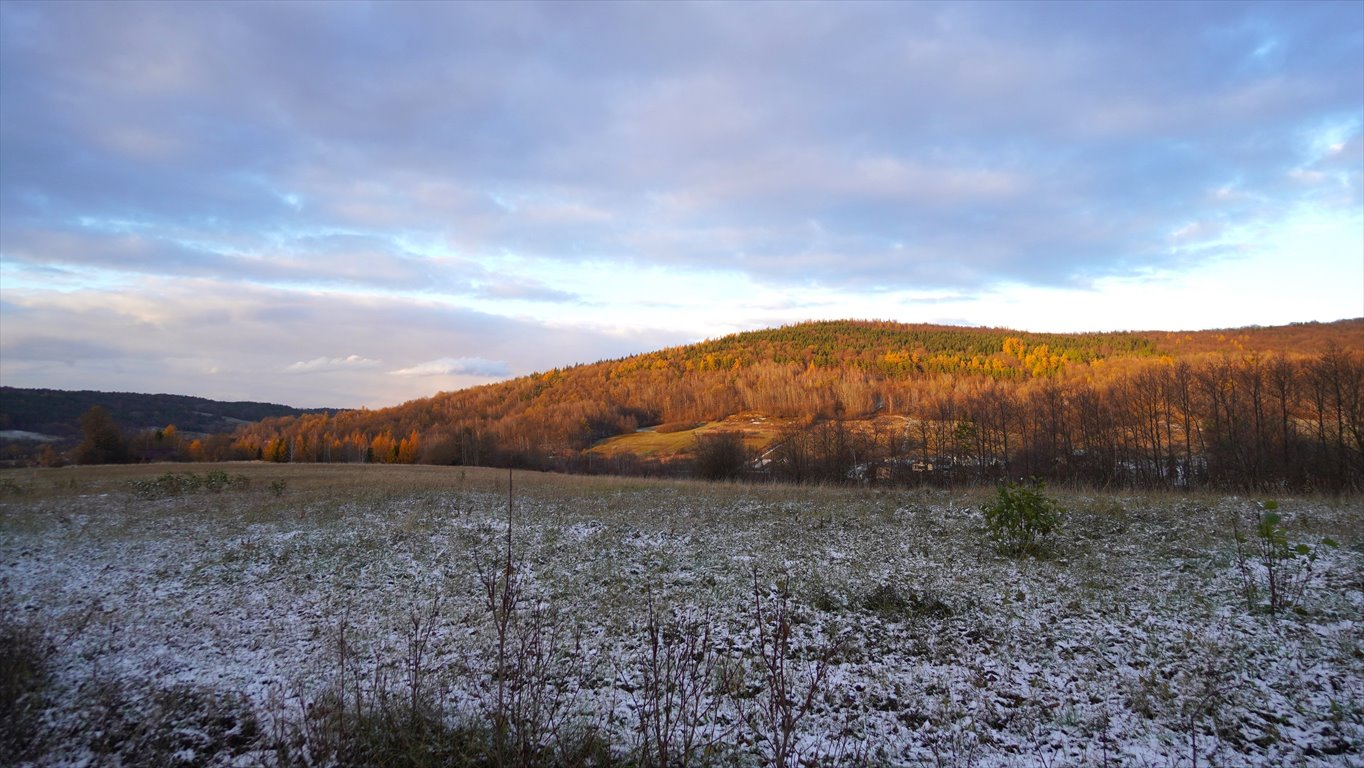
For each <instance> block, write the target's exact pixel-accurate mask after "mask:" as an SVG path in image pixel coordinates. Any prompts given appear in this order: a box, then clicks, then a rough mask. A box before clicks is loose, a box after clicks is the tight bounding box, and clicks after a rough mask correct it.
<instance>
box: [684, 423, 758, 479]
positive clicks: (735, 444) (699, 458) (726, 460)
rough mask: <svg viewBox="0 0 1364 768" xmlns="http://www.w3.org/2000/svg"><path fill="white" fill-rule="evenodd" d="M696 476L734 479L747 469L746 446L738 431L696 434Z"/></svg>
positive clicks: (693, 449)
mask: <svg viewBox="0 0 1364 768" xmlns="http://www.w3.org/2000/svg"><path fill="white" fill-rule="evenodd" d="M692 452H693V453H694V454H695V455H696V468H695V474H696V477H698V478H700V479H702V480H735V479H737V478H739V477H741V476H742V475H743V474H744V470H746V469H748V462H749V455H748V447H747V446H746V445H744V436H743V435H742V434H740V433H738V432H712V433H710V434H705V435H697V436H696V444H695V446H694V447H693V448H692Z"/></svg>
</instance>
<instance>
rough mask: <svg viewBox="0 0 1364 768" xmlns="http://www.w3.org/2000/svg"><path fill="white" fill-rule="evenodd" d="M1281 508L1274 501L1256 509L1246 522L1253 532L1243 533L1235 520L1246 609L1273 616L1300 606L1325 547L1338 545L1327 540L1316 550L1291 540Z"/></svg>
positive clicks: (1238, 515)
mask: <svg viewBox="0 0 1364 768" xmlns="http://www.w3.org/2000/svg"><path fill="white" fill-rule="evenodd" d="M1278 509H1279V504H1278V502H1276V501H1274V500H1272V499H1271V500H1269V501H1266V502H1264V503H1262V504H1259V505H1256V507H1254V508H1252V509H1251V510H1250V511H1249V512H1248V513H1247V521H1246V522H1248V523H1249V528H1250V531H1249V533H1247V532H1245V531H1243V530H1242V527H1241V526H1242V520H1241V515H1240V514H1237V515H1235V516H1234V517H1233V518H1232V534H1233V536H1234V537H1235V540H1236V567H1237V569H1238V570H1239V571H1240V573H1241V590H1242V592H1243V594H1244V595H1245V598H1246V606H1247V607H1248V608H1249V609H1250V610H1251V611H1259V610H1264V611H1268V612H1269V614H1270V615H1274V614H1277V613H1280V612H1282V611H1284V610H1286V609H1288V608H1294V607H1300V606H1299V604H1300V602H1301V600H1302V597H1303V594H1304V593H1305V592H1306V590H1307V586H1308V584H1309V583H1310V582H1311V580H1312V569H1313V566H1314V565H1316V562H1317V555H1318V553H1319V552H1320V551H1321V548H1322V547H1328V548H1334V547H1336V546H1338V544H1337V543H1336V541H1335V540H1333V539H1330V538H1323V539H1322V540H1321V541H1320V542H1319V543H1318V544H1317V545H1316V546H1314V547H1313V546H1308V545H1307V544H1305V543H1302V542H1293V541H1290V540H1289V538H1288V529H1287V528H1285V527H1284V524H1283V516H1282V515H1280V514H1279V512H1278ZM1261 597H1263V598H1264V601H1263V603H1262V602H1261Z"/></svg>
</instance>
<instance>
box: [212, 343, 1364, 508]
mask: <svg viewBox="0 0 1364 768" xmlns="http://www.w3.org/2000/svg"><path fill="white" fill-rule="evenodd" d="M1361 371H1364V319H1353V320H1344V321H1339V322H1334V323H1305V324H1297V325H1289V326H1280V327H1269V328H1260V327H1254V328H1238V329H1228V330H1217V331H1198V332H1187V333H1184V332H1181V333H1169V332H1123V333H1086V334H1033V333H1022V332H1017V331H1010V330H1005V329H992V328H961V327H952V326H927V325H905V324H899V323H890V322H858V321H839V322H814V323H804V324H799V325H792V326H787V327H782V328H775V329H770V330H762V331H753V332H747V333H740V334H735V335H732V336H726V337H724V338H720V339H714V340H709V341H705V342H701V343H698V344H693V345H688V346H681V347H673V348H669V349H663V350H659V351H657V352H652V353H648V354H642V355H636V356H632V357H627V358H623V359H619V360H610V361H603V362H598V363H592V364H585V365H579V366H574V367H571V368H565V369H558V370H552V371H547V372H544V373H539V374H533V375H530V376H525V377H521V378H518V379H514V380H511V381H506V382H501V383H498V384H491V385H487V386H482V387H476V388H472V389H467V390H460V391H456V392H445V393H441V394H437V395H435V396H432V397H429V398H424V399H421V400H415V401H412V402H409V403H405V404H402V405H399V406H395V407H392V408H386V409H381V410H375V411H347V412H342V413H339V414H335V415H312V416H299V417H291V418H281V419H270V420H267V421H265V422H262V423H260V424H256V425H250V426H247V427H244V428H242V430H241V431H240V432H239V433H238V436H237V441H236V443H235V444H234V446H233V451H235V452H236V454H237V455H239V456H259V457H262V458H266V459H272V460H279V461H394V462H430V463H439V464H446V463H465V464H523V465H532V466H545V467H560V468H576V467H577V466H579V464H580V461H579V460H580V459H582V458H584V457H585V456H588V455H589V454H587V453H585V451H587V450H588V449H590V448H592V447H593V446H594V445H597V444H598V443H599V442H600V441H601V440H603V439H605V438H609V437H612V436H617V435H629V434H632V433H635V432H636V430H638V429H640V428H649V427H653V426H659V431H660V432H668V433H672V432H674V431H682V428H683V427H684V426H689V425H690V426H694V425H697V424H701V423H707V422H709V423H714V422H718V421H720V420H724V419H726V418H728V417H733V416H734V415H736V414H754V415H758V416H761V417H764V418H767V419H771V420H775V421H777V422H780V423H782V424H786V425H789V426H790V429H791V430H797V429H810V428H812V427H814V426H816V425H818V424H821V423H828V422H838V423H851V422H854V421H857V420H861V421H863V422H870V421H876V420H880V422H884V421H885V419H887V418H890V417H895V418H898V419H899V420H900V421H899V422H898V424H899V425H900V426H899V427H897V428H896V429H898V430H900V432H901V433H907V431H908V430H910V429H915V430H919V433H918V434H917V436H915V437H914V441H915V445H914V446H908V445H905V444H903V440H907V439H908V438H907V437H905V435H904V434H901V436H900V437H901V438H903V440H902V444H897V445H889V446H888V447H885V448H884V449H878V450H881V452H882V453H883V454H885V456H886V457H887V460H893V461H908V460H909V459H910V457H912V456H918V457H935V456H936V457H942V456H948V455H950V456H952V457H953V461H954V462H956V463H957V464H958V465H960V464H962V463H973V464H972V465H973V466H976V467H992V466H1001V467H1005V468H1009V469H1010V470H1012V468H1013V467H1015V466H1018V465H1017V464H1015V462H1017V461H1023V460H1024V459H1026V466H1027V467H1028V468H1029V469H1033V470H1039V471H1045V470H1048V469H1054V468H1055V467H1056V466H1058V465H1060V464H1067V463H1068V462H1069V463H1071V464H1073V463H1074V459H1075V457H1077V456H1085V457H1087V458H1086V461H1087V462H1093V461H1100V462H1101V463H1102V464H1104V465H1105V467H1107V468H1106V469H1104V470H1103V471H1105V472H1109V473H1110V474H1111V473H1113V472H1119V471H1122V472H1125V471H1127V469H1123V468H1125V467H1126V468H1130V467H1131V466H1133V465H1134V464H1137V465H1144V464H1148V463H1151V462H1157V463H1162V464H1164V465H1165V466H1163V467H1160V468H1150V469H1149V470H1148V471H1149V472H1151V473H1155V475H1156V476H1158V477H1161V478H1164V477H1166V476H1167V475H1170V473H1175V474H1178V472H1177V471H1176V468H1174V467H1173V465H1174V464H1175V463H1177V462H1178V461H1184V462H1195V460H1196V461H1197V462H1204V461H1206V460H1207V457H1208V456H1212V455H1213V454H1215V453H1217V452H1218V451H1227V452H1231V453H1233V454H1235V455H1237V456H1252V458H1251V459H1246V461H1250V462H1251V463H1252V464H1253V466H1249V467H1242V468H1241V469H1238V470H1237V471H1238V472H1248V473H1250V475H1251V476H1252V477H1255V478H1258V476H1259V474H1260V473H1262V471H1267V470H1262V468H1261V467H1260V466H1259V464H1260V463H1263V462H1261V457H1262V455H1263V454H1267V452H1269V451H1271V450H1278V452H1279V454H1278V458H1277V460H1278V461H1279V462H1280V463H1281V464H1287V463H1289V457H1288V452H1289V451H1290V450H1293V451H1297V449H1298V447H1299V446H1298V444H1299V443H1304V444H1305V443H1308V442H1312V441H1315V443H1314V445H1315V446H1316V447H1315V448H1314V449H1313V450H1314V451H1316V454H1321V455H1324V454H1325V453H1330V457H1329V458H1330V460H1331V461H1332V462H1335V469H1333V470H1332V473H1333V474H1332V477H1344V476H1346V475H1345V473H1346V472H1347V470H1352V469H1353V468H1354V467H1355V464H1356V463H1359V462H1360V458H1359V454H1361V453H1364V415H1362V414H1361V413H1360V410H1361V407H1364V406H1362V405H1361V402H1362V401H1364V397H1361V396H1360V394H1359V389H1360V378H1361ZM1328 389H1330V392H1329V393H1328V392H1327V390H1328ZM1351 393H1353V395H1351ZM1328 394H1329V397H1328ZM1271 395H1273V398H1274V399H1273V402H1272V403H1271V402H1270V398H1271ZM1352 396H1353V398H1354V399H1353V400H1351V399H1350V398H1351V397H1352ZM1323 398H1325V399H1323ZM1327 400H1330V401H1331V402H1327ZM1246 408H1250V409H1251V411H1249V412H1245V413H1243V410H1244V409H1246ZM1328 410H1329V411H1330V413H1327V411H1328ZM1271 411H1272V413H1271ZM1041 412H1045V413H1046V414H1048V418H1049V419H1050V423H1049V424H1048V425H1047V427H1046V429H1045V435H1046V440H1047V443H1046V445H1045V446H1039V445H1037V444H1036V442H1035V440H1036V438H1037V436H1038V435H1039V434H1043V432H1044V430H1042V428H1041V427H1039V426H1038V425H1037V424H1036V423H1034V422H1033V419H1034V418H1035V417H1036V415H1037V414H1038V413H1041ZM1247 413H1248V414H1249V415H1246V414H1247ZM1270 415H1273V416H1274V419H1275V420H1274V421H1273V422H1272V424H1271V419H1270ZM1243 416H1244V417H1245V418H1247V419H1252V420H1253V421H1254V429H1253V430H1250V431H1248V430H1247V428H1245V425H1243V424H1242V423H1241V419H1242V417H1243ZM1337 417H1339V418H1337ZM1328 421H1331V424H1330V425H1329V426H1330V427H1331V430H1332V434H1334V435H1335V437H1334V438H1332V439H1329V440H1328V439H1325V438H1326V436H1325V435H1324V434H1323V433H1322V430H1324V429H1326V427H1327V426H1328V424H1327V422H1328ZM1273 425H1277V427H1278V429H1277V432H1276V433H1275V434H1274V435H1270V434H1269V430H1270V427H1271V426H1273ZM1318 427H1319V429H1316V428H1318ZM1228 429H1231V430H1232V431H1231V432H1227V430H1228ZM1313 429H1316V433H1315V434H1314V433H1313V432H1312V430H1313ZM1351 429H1353V430H1354V431H1353V432H1351ZM930 433H932V434H931V435H930ZM1153 433H1154V434H1153ZM1247 434H1251V435H1252V437H1253V439H1255V440H1258V441H1259V444H1258V445H1257V446H1255V449H1254V451H1252V452H1251V453H1249V454H1248V453H1246V450H1247V449H1246V447H1245V446H1243V445H1239V444H1236V443H1237V441H1240V440H1242V439H1243V438H1244V439H1251V438H1246V435H1247ZM1271 438H1272V440H1271ZM888 439H889V438H888ZM896 439H900V438H896ZM757 442H761V441H757ZM1271 442H1272V443H1273V445H1271ZM793 443H794V441H793V440H792V437H791V434H784V435H782V436H779V437H775V438H773V439H772V440H770V441H768V442H767V443H766V444H765V445H756V444H755V445H752V446H751V447H753V448H758V449H765V448H767V447H770V446H773V445H777V444H781V445H791V444H793ZM1176 445H1178V446H1179V447H1180V449H1181V453H1182V454H1183V455H1182V456H1181V457H1176V456H1175V455H1174V453H1175V451H1174V447H1175V446H1176ZM1275 446H1277V448H1276V447H1275ZM1323 446H1325V447H1323ZM1200 449H1202V450H1201V451H1200ZM1328 449H1329V450H1328ZM1020 451H1023V452H1025V453H1026V456H1024V455H1022V454H1020ZM1238 452H1239V453H1238ZM850 453H851V452H850ZM1044 454H1045V455H1044ZM1316 454H1314V455H1316ZM863 455H864V456H865V455H867V454H866V450H864V452H863ZM1134 456H1135V458H1134ZM1095 457H1099V458H1097V459H1096V458H1095ZM1213 458H1214V459H1215V458H1216V456H1213ZM1238 460H1239V459H1238ZM1307 460H1308V458H1307V453H1306V450H1305V449H1304V450H1303V451H1298V452H1297V453H1295V455H1294V457H1293V462H1297V464H1295V466H1298V465H1300V464H1301V463H1302V462H1303V461H1307ZM1110 464H1111V465H1112V466H1108V465H1110ZM1200 466H1201V464H1200ZM1361 466H1364V464H1361ZM840 471H841V470H840ZM1295 471H1298V473H1299V476H1300V477H1301V478H1305V477H1306V475H1305V474H1303V473H1304V472H1305V470H1302V468H1301V467H1299V470H1295ZM1044 473H1045V472H1044ZM1109 479H1110V480H1111V479H1112V478H1109ZM1254 482H1259V480H1258V479H1256V480H1255V481H1254Z"/></svg>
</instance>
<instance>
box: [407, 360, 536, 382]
mask: <svg viewBox="0 0 1364 768" xmlns="http://www.w3.org/2000/svg"><path fill="white" fill-rule="evenodd" d="M389 373H390V374H392V375H394V376H479V377H486V378H490V379H502V378H506V377H508V376H510V375H511V369H510V368H508V367H507V364H506V363H504V362H501V361H498V360H484V359H483V358H481V357H441V358H437V359H435V360H428V361H426V362H424V363H418V364H416V365H413V366H409V367H407V368H399V369H398V370H396V371H389Z"/></svg>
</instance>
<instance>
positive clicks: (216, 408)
mask: <svg viewBox="0 0 1364 768" xmlns="http://www.w3.org/2000/svg"><path fill="white" fill-rule="evenodd" d="M96 405H98V406H101V407H102V408H104V409H105V410H106V411H108V412H109V415H110V416H111V417H112V418H113V420H114V421H115V422H117V423H118V424H119V425H120V426H121V427H122V428H123V429H124V430H125V431H130V432H137V431H141V430H146V429H157V428H161V427H166V426H170V425H174V426H175V427H176V429H178V430H179V431H180V432H182V433H185V434H193V433H203V434H211V433H220V432H231V431H232V430H234V429H236V428H237V427H239V426H241V425H243V424H247V423H251V422H257V421H260V420H262V419H268V418H272V417H277V416H298V415H301V414H305V413H322V412H324V411H323V410H321V409H314V410H304V409H299V408H290V407H288V406H284V405H275V404H273V403H253V402H220V401H217V400H208V399H205V398H202V397H187V396H184V395H144V394H136V393H132V392H94V391H90V390H77V391H68V390H60V389H21V388H17V387H0V430H5V431H8V430H18V431H24V432H35V433H38V434H42V435H49V436H52V437H64V438H74V437H78V436H79V435H80V434H81V426H80V418H81V415H82V414H84V413H85V412H86V411H88V410H90V409H91V408H92V407H94V406H96Z"/></svg>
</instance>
